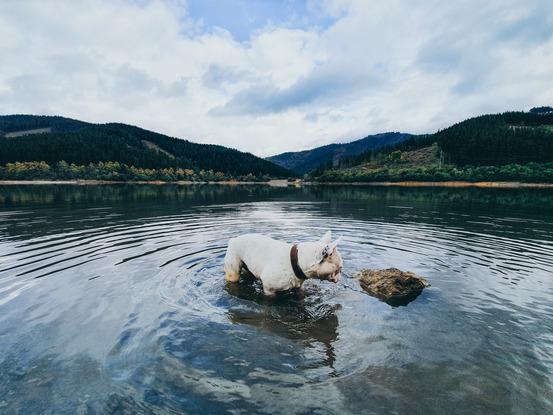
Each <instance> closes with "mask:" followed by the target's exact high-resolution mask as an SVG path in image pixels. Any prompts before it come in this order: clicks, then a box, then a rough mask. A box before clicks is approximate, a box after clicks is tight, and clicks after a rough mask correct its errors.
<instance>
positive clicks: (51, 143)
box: [0, 115, 294, 177]
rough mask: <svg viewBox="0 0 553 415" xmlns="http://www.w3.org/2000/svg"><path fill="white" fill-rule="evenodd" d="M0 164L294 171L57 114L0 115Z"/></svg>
mask: <svg viewBox="0 0 553 415" xmlns="http://www.w3.org/2000/svg"><path fill="white" fill-rule="evenodd" d="M0 131H1V132H2V133H1V135H2V136H1V137H0V165H6V164H7V163H15V162H38V161H42V162H45V163H46V164H48V165H49V166H54V165H56V164H57V163H59V162H61V161H64V162H66V163H68V164H74V165H77V166H86V165H89V164H91V163H92V164H97V163H106V162H116V163H119V164H121V165H125V166H128V167H131V166H132V167H135V168H141V169H171V168H172V169H187V170H194V171H213V172H220V173H222V174H224V175H226V176H227V177H230V176H232V177H237V176H245V175H253V176H256V177H259V176H268V177H291V176H294V174H293V173H292V172H290V171H288V170H286V169H284V168H282V167H280V166H277V165H275V164H273V163H271V162H269V161H267V160H264V159H261V158H259V157H256V156H254V155H253V154H250V153H244V152H241V151H238V150H234V149H230V148H226V147H223V146H218V145H211V144H197V143H193V142H190V141H187V140H181V139H177V138H173V137H168V136H166V135H163V134H158V133H155V132H152V131H148V130H145V129H142V128H139V127H134V126H131V125H126V124H119V123H110V124H91V123H86V122H83V121H78V120H72V119H68V118H63V117H57V116H34V115H8V116H0Z"/></svg>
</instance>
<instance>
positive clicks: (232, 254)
mask: <svg viewBox="0 0 553 415" xmlns="http://www.w3.org/2000/svg"><path fill="white" fill-rule="evenodd" d="M331 238H332V236H331V233H330V231H328V232H327V233H326V234H325V235H324V236H323V237H322V238H321V239H320V240H319V241H317V242H302V243H299V244H294V245H292V244H288V243H286V242H281V241H276V240H274V239H271V238H269V237H268V236H264V235H258V234H247V235H242V236H239V237H237V238H232V239H231V240H230V241H229V244H228V248H227V253H226V255H225V273H226V276H225V278H226V279H227V281H230V282H238V280H239V279H240V269H241V268H246V269H247V270H248V271H249V272H250V273H252V274H253V275H254V276H255V277H256V278H258V279H260V280H261V282H262V283H263V291H264V292H265V294H266V295H268V296H273V295H275V294H276V292H278V291H286V290H289V289H291V288H299V287H301V286H302V284H303V282H304V281H305V280H306V279H307V278H317V279H320V280H327V281H332V282H334V283H336V282H338V281H339V280H340V273H341V271H342V258H341V256H340V254H339V252H338V250H337V249H336V246H337V244H338V241H339V240H340V238H338V239H337V240H336V241H334V242H332V241H331Z"/></svg>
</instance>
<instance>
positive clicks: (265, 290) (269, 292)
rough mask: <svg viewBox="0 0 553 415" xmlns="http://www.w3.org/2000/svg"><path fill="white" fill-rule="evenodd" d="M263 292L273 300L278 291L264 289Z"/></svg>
mask: <svg viewBox="0 0 553 415" xmlns="http://www.w3.org/2000/svg"><path fill="white" fill-rule="evenodd" d="M263 292H264V293H265V295H266V296H267V297H270V298H273V297H275V296H276V291H275V290H272V289H270V288H265V287H263Z"/></svg>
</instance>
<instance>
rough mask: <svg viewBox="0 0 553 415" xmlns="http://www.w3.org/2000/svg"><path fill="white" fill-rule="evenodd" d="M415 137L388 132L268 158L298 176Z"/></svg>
mask: <svg viewBox="0 0 553 415" xmlns="http://www.w3.org/2000/svg"><path fill="white" fill-rule="evenodd" d="M413 137H415V136H414V135H412V134H407V133H400V132H386V133H379V134H372V135H368V136H366V137H363V138H360V139H358V140H354V141H350V142H346V143H331V144H326V145H324V146H319V147H315V148H312V149H309V150H302V151H287V152H284V153H280V154H276V155H274V156H270V157H267V158H266V159H267V160H270V161H272V162H273V163H275V164H278V165H279V166H281V167H284V168H286V169H289V170H292V171H294V172H296V173H298V174H306V173H309V172H311V171H313V170H315V169H316V168H318V167H320V166H321V165H325V164H328V163H329V162H330V163H332V165H337V164H339V162H340V160H341V159H342V158H345V157H349V156H353V155H356V154H360V153H363V152H365V151H368V150H373V149H377V148H381V147H385V146H389V145H393V144H396V143H399V142H401V141H404V140H407V139H410V138H413Z"/></svg>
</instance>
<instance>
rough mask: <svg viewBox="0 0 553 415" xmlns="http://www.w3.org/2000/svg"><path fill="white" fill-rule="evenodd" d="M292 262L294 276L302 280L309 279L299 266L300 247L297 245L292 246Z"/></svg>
mask: <svg viewBox="0 0 553 415" xmlns="http://www.w3.org/2000/svg"><path fill="white" fill-rule="evenodd" d="M290 262H291V264H292V269H293V270H294V274H295V275H296V277H297V278H299V279H300V280H305V279H307V275H305V274H304V272H303V271H302V270H301V268H300V266H299V264H298V246H297V245H296V244H294V245H292V249H290Z"/></svg>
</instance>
